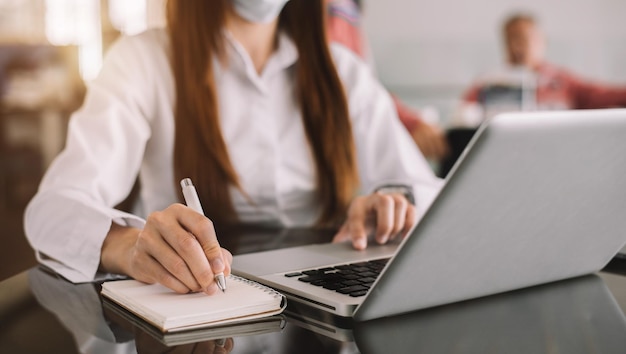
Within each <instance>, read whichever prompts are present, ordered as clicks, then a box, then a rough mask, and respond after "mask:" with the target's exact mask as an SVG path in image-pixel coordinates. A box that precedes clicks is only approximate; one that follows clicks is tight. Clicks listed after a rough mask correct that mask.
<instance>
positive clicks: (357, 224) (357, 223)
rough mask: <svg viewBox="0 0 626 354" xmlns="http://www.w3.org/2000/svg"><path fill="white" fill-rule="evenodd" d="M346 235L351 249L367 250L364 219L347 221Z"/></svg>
mask: <svg viewBox="0 0 626 354" xmlns="http://www.w3.org/2000/svg"><path fill="white" fill-rule="evenodd" d="M348 234H349V235H350V239H351V240H352V247H354V248H356V249H357V250H364V249H365V248H367V231H366V230H365V219H364V218H363V219H362V218H353V219H350V220H348Z"/></svg>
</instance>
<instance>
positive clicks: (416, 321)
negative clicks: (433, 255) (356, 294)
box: [0, 228, 626, 354]
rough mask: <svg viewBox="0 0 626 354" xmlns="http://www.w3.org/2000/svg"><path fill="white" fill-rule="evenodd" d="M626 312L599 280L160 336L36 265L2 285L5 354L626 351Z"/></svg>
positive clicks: (256, 246)
mask: <svg viewBox="0 0 626 354" xmlns="http://www.w3.org/2000/svg"><path fill="white" fill-rule="evenodd" d="M218 232H219V231H218ZM219 234H220V239H221V241H222V244H223V245H225V246H226V245H228V247H230V249H232V250H234V252H235V253H245V252H251V251H254V250H261V249H268V248H280V247H288V246H295V245H298V244H305V243H311V242H325V241H328V240H329V239H330V238H331V237H332V232H330V231H323V230H322V231H311V230H279V229H273V230H264V231H263V232H258V231H255V230H253V229H245V228H242V229H238V230H234V231H233V230H230V231H228V232H226V231H222V232H220V233H219ZM433 271H436V270H433ZM625 309H626V278H625V277H623V276H622V275H619V274H611V273H608V272H601V273H599V274H597V275H588V276H585V277H580V278H575V279H570V280H566V281H561V282H556V283H551V284H547V285H542V286H537V287H533V288H527V289H523V290H519V291H513V292H508V293H504V294H500V295H495V296H490V297H484V298H480V299H475V300H469V301H465V302H461V303H456V304H451V305H446V306H440V307H436V308H432V309H426V310H421V311H416V312H413V313H409V314H405V315H401V316H395V317H389V318H383V319H379V320H375V321H369V322H364V323H351V322H350V321H348V320H346V319H342V318H333V317H331V316H328V315H326V314H324V313H321V312H317V311H314V310H311V309H307V308H302V307H300V308H298V307H292V306H290V307H288V309H287V311H286V312H285V313H284V314H283V315H281V316H279V317H275V318H271V319H269V320H268V321H267V323H260V324H256V325H254V326H251V327H248V328H241V327H239V328H237V327H233V328H227V329H222V330H220V331H214V330H209V329H205V330H197V331H194V332H189V333H187V336H186V337H180V336H178V337H173V336H169V337H164V336H162V335H159V333H157V332H154V331H150V329H149V328H148V327H146V326H145V323H142V321H140V320H138V319H136V318H134V317H133V316H132V315H130V316H129V314H128V313H123V312H122V313H120V312H119V311H116V310H115V308H112V307H111V306H109V304H108V303H107V302H106V301H105V300H103V299H102V298H101V297H100V296H99V285H98V284H72V283H69V282H67V281H65V280H63V279H61V278H59V277H57V276H55V275H54V274H51V273H49V272H47V271H45V270H43V269H42V268H39V267H36V268H32V269H30V270H28V271H26V272H23V273H20V274H18V275H16V276H14V277H12V278H9V279H7V280H5V281H3V282H0V352H1V353H228V352H230V353H513V354H516V353H520V354H521V353H568V354H569V353H624V352H626V318H625V317H624V310H625ZM177 343H178V344H179V345H176V344H177ZM168 344H169V345H168Z"/></svg>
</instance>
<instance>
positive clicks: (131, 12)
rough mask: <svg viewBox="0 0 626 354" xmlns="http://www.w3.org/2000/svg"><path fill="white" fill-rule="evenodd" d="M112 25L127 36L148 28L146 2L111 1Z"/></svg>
mask: <svg viewBox="0 0 626 354" xmlns="http://www.w3.org/2000/svg"><path fill="white" fill-rule="evenodd" d="M109 18H110V19H111V24H112V25H113V27H115V28H116V29H117V30H119V31H120V32H122V33H124V34H126V35H133V34H137V33H140V32H143V31H145V30H146V29H147V28H148V9H147V2H146V0H109Z"/></svg>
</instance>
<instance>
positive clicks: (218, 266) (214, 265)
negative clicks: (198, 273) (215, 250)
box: [211, 258, 224, 273]
mask: <svg viewBox="0 0 626 354" xmlns="http://www.w3.org/2000/svg"><path fill="white" fill-rule="evenodd" d="M211 269H212V270H213V273H221V272H223V271H224V261H222V258H215V259H214V260H212V261H211Z"/></svg>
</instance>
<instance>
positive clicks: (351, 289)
mask: <svg viewBox="0 0 626 354" xmlns="http://www.w3.org/2000/svg"><path fill="white" fill-rule="evenodd" d="M363 290H365V291H367V288H366V287H364V286H363V285H353V286H348V287H346V288H341V289H337V292H340V293H342V294H350V293H352V292H355V291H363Z"/></svg>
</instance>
